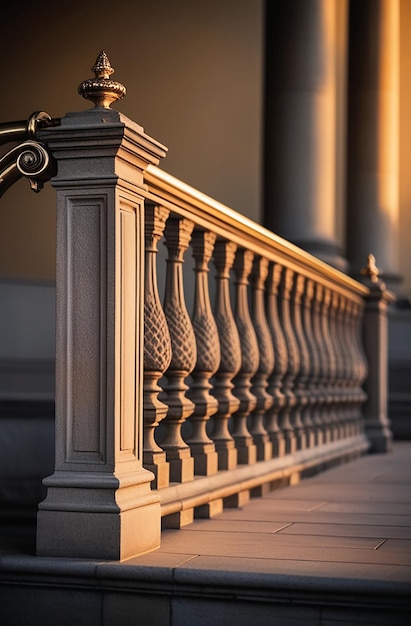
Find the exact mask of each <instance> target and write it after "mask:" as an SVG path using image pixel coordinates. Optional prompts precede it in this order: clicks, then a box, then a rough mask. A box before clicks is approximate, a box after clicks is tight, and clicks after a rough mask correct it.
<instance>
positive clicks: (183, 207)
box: [144, 164, 368, 297]
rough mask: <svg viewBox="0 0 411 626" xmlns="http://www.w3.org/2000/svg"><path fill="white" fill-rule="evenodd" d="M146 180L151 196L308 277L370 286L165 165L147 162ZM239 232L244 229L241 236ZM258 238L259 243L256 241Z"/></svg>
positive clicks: (357, 288) (362, 289) (363, 290)
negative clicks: (202, 189) (167, 169)
mask: <svg viewBox="0 0 411 626" xmlns="http://www.w3.org/2000/svg"><path fill="white" fill-rule="evenodd" d="M144 181H145V183H146V184H147V187H148V196H147V197H148V198H149V199H150V200H153V201H161V203H162V204H163V205H164V206H167V207H168V208H172V209H174V210H175V209H176V208H177V207H178V211H179V213H180V214H181V215H184V216H186V217H190V216H195V219H196V222H197V223H198V224H199V225H201V226H204V227H209V226H210V225H212V227H213V229H214V230H215V231H216V232H217V233H218V234H219V235H222V236H226V235H227V234H228V233H230V236H231V237H232V238H233V241H235V242H236V243H239V242H240V238H241V242H244V240H246V241H247V243H248V245H249V246H250V249H252V250H253V252H256V253H261V252H264V254H267V255H268V256H269V257H270V258H272V259H273V260H274V259H275V258H281V260H282V261H284V262H286V263H289V264H290V267H293V269H295V270H297V269H298V270H299V271H302V272H303V273H304V275H305V276H307V277H309V276H310V275H311V272H314V273H315V274H316V275H317V276H318V275H321V276H322V277H324V279H326V280H328V281H329V282H330V284H333V285H336V284H338V285H340V286H341V287H343V288H347V289H348V290H349V291H350V292H351V293H356V294H358V295H359V296H360V297H364V296H366V295H367V293H368V288H367V287H366V286H365V285H364V284H362V283H359V282H358V281H356V280H354V279H353V278H351V277H350V276H349V275H348V274H345V273H343V272H341V271H340V270H337V269H336V268H334V267H332V266H330V265H328V264H327V263H325V262H324V261H321V259H319V258H317V257H314V256H313V255H312V254H310V253H309V252H306V251H305V250H303V249H302V248H299V247H298V246H296V245H294V244H293V243H291V242H290V241H287V240H286V239H283V238H282V237H280V236H279V235H277V234H275V233H273V232H272V231H270V230H268V229H267V228H265V227H264V226H262V225H260V224H258V223H256V222H254V221H253V220H251V219H249V218H248V217H246V216H245V215H243V214H241V213H238V212H237V211H235V210H234V209H232V208H230V207H228V206H226V205H224V204H222V203H221V202H218V201H217V200H215V199H213V198H211V197H210V196H208V195H206V194H205V193H203V192H201V191H199V190H197V189H195V188H194V187H191V186H190V185H188V184H187V183H184V182H183V181H181V180H179V179H178V178H176V177H175V176H173V175H171V174H169V173H167V172H166V171H164V170H163V169H161V168H159V167H157V166H155V165H151V164H150V165H148V167H147V169H146V170H145V172H144ZM238 233H241V235H240V236H239V234H238ZM256 241H257V242H258V243H256Z"/></svg>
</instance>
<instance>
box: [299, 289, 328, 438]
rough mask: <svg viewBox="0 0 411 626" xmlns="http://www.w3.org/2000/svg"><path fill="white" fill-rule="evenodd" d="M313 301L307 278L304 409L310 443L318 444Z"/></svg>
mask: <svg viewBox="0 0 411 626" xmlns="http://www.w3.org/2000/svg"><path fill="white" fill-rule="evenodd" d="M313 301H314V281H313V280H312V279H308V280H306V282H305V291H304V298H303V326H304V332H305V338H306V342H307V350H308V355H309V374H308V380H307V388H308V393H309V401H308V403H307V407H306V409H305V411H306V412H307V413H308V414H309V416H310V421H311V424H312V428H313V440H312V442H311V443H312V445H320V444H321V443H323V432H322V422H321V419H320V415H319V404H320V402H319V400H320V397H321V389H320V388H319V376H320V356H319V352H318V346H317V343H316V341H315V338H314V330H313V306H314V305H313ZM304 421H305V420H304Z"/></svg>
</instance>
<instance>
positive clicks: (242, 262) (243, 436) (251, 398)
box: [231, 249, 260, 464]
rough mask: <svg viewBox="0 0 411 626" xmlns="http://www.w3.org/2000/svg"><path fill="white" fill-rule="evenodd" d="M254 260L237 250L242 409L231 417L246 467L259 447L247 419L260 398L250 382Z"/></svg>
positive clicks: (255, 357)
mask: <svg viewBox="0 0 411 626" xmlns="http://www.w3.org/2000/svg"><path fill="white" fill-rule="evenodd" d="M253 257H254V255H253V253H252V252H251V251H250V250H244V249H240V250H237V254H236V257H235V261H234V266H233V269H234V273H235V287H236V306H235V321H236V324H237V329H238V334H239V336H240V345H241V367H240V371H239V372H238V374H237V376H236V377H235V379H234V381H233V382H234V390H233V393H234V395H235V396H237V398H238V399H239V400H240V407H239V409H238V410H237V411H236V412H235V413H234V414H233V416H232V430H231V434H232V436H233V438H234V441H235V445H236V448H237V452H238V462H239V463H244V464H251V463H255V461H256V460H257V451H256V447H255V444H254V443H253V438H252V437H251V435H250V433H249V431H248V429H247V418H248V416H249V415H250V413H251V412H252V411H254V409H255V407H256V404H257V398H256V397H255V395H254V394H253V393H251V391H250V390H251V379H252V378H253V376H254V375H255V374H256V372H257V369H258V364H259V359H260V356H259V352H258V343H257V337H256V334H255V331H254V328H253V324H252V321H251V317H250V311H249V307H248V277H249V275H250V273H251V269H252V264H253Z"/></svg>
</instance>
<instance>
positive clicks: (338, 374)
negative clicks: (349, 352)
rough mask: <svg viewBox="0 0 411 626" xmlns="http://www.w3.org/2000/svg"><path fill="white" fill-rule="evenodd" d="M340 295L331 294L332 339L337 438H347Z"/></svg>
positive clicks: (333, 292)
mask: <svg viewBox="0 0 411 626" xmlns="http://www.w3.org/2000/svg"><path fill="white" fill-rule="evenodd" d="M339 309H340V295H339V294H338V293H337V292H336V291H332V292H331V302H330V321H329V324H330V339H331V342H332V345H333V352H334V357H335V395H336V403H335V414H336V428H337V438H338V439H341V438H343V437H344V436H345V411H344V409H345V407H344V404H345V402H344V400H345V387H344V348H343V346H342V345H341V337H340V332H339V331H340V328H339Z"/></svg>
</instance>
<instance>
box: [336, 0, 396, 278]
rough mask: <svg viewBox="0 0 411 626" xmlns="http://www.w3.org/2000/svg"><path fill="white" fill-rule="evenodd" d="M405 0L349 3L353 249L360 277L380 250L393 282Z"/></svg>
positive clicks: (350, 238) (349, 177) (352, 268)
mask: <svg viewBox="0 0 411 626" xmlns="http://www.w3.org/2000/svg"><path fill="white" fill-rule="evenodd" d="M399 17H400V16H399V1H398V0H360V1H355V2H351V5H350V63H349V107H348V114H349V122H348V138H349V141H348V172H347V228H346V231H347V233H346V236H347V256H348V260H349V262H350V271H351V273H352V274H353V275H354V276H355V277H358V276H359V273H360V270H361V267H362V266H363V264H364V259H365V258H367V255H368V254H369V253H372V254H373V255H375V257H376V258H377V259H378V264H379V266H380V267H381V271H382V274H383V276H384V281H385V283H386V284H387V286H388V287H389V288H394V287H395V285H397V284H398V283H399V282H400V276H399V269H398V268H399V248H398V222H399V203H398V168H399V165H398V158H399V126H398V122H399Z"/></svg>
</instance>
